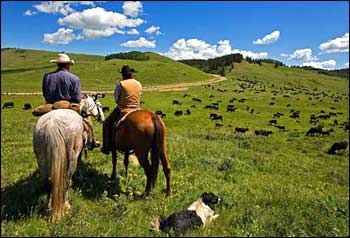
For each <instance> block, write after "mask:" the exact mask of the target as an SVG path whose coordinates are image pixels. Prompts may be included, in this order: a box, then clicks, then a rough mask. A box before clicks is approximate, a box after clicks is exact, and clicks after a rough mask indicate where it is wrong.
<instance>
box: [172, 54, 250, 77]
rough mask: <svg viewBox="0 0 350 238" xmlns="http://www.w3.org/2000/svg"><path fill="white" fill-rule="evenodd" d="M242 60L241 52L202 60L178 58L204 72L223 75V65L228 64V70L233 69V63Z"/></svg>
mask: <svg viewBox="0 0 350 238" xmlns="http://www.w3.org/2000/svg"><path fill="white" fill-rule="evenodd" d="M242 61H243V55H241V54H230V55H224V56H221V57H217V58H213V59H208V60H202V59H192V60H179V62H182V63H184V64H187V65H190V66H192V67H196V68H198V69H200V70H202V71H204V72H206V73H212V74H220V75H221V76H224V75H225V67H227V66H230V68H229V70H233V69H234V64H233V63H240V62H242Z"/></svg>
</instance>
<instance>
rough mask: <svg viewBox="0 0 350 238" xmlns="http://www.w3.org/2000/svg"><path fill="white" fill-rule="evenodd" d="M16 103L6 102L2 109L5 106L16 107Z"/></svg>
mask: <svg viewBox="0 0 350 238" xmlns="http://www.w3.org/2000/svg"><path fill="white" fill-rule="evenodd" d="M14 106H15V103H14V102H5V103H4V105H3V106H2V109H4V108H11V107H14Z"/></svg>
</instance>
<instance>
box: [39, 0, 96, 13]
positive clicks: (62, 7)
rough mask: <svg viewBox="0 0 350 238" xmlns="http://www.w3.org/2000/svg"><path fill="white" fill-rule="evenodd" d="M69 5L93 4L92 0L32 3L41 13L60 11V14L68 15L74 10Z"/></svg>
mask: <svg viewBox="0 0 350 238" xmlns="http://www.w3.org/2000/svg"><path fill="white" fill-rule="evenodd" d="M71 5H86V6H93V7H94V6H95V4H94V2H93V1H46V2H41V3H40V4H36V5H34V8H36V10H38V11H39V12H43V13H54V14H55V13H61V14H62V15H68V14H69V13H72V12H75V10H74V9H73V8H71Z"/></svg>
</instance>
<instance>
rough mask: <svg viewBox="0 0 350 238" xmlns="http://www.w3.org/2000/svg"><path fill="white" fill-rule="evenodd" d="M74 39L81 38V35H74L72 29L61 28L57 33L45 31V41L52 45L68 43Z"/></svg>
mask: <svg viewBox="0 0 350 238" xmlns="http://www.w3.org/2000/svg"><path fill="white" fill-rule="evenodd" d="M74 39H79V37H77V36H75V35H74V33H73V30H72V29H68V28H67V29H65V28H60V29H58V31H57V32H55V33H52V34H50V33H45V34H44V39H43V41H44V42H46V43H48V44H51V45H56V44H61V45H67V44H69V43H70V42H71V41H72V40H74Z"/></svg>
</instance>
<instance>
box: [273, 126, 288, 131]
mask: <svg viewBox="0 0 350 238" xmlns="http://www.w3.org/2000/svg"><path fill="white" fill-rule="evenodd" d="M275 127H277V128H278V129H279V130H280V131H285V130H286V127H285V126H279V125H276V126H275Z"/></svg>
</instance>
